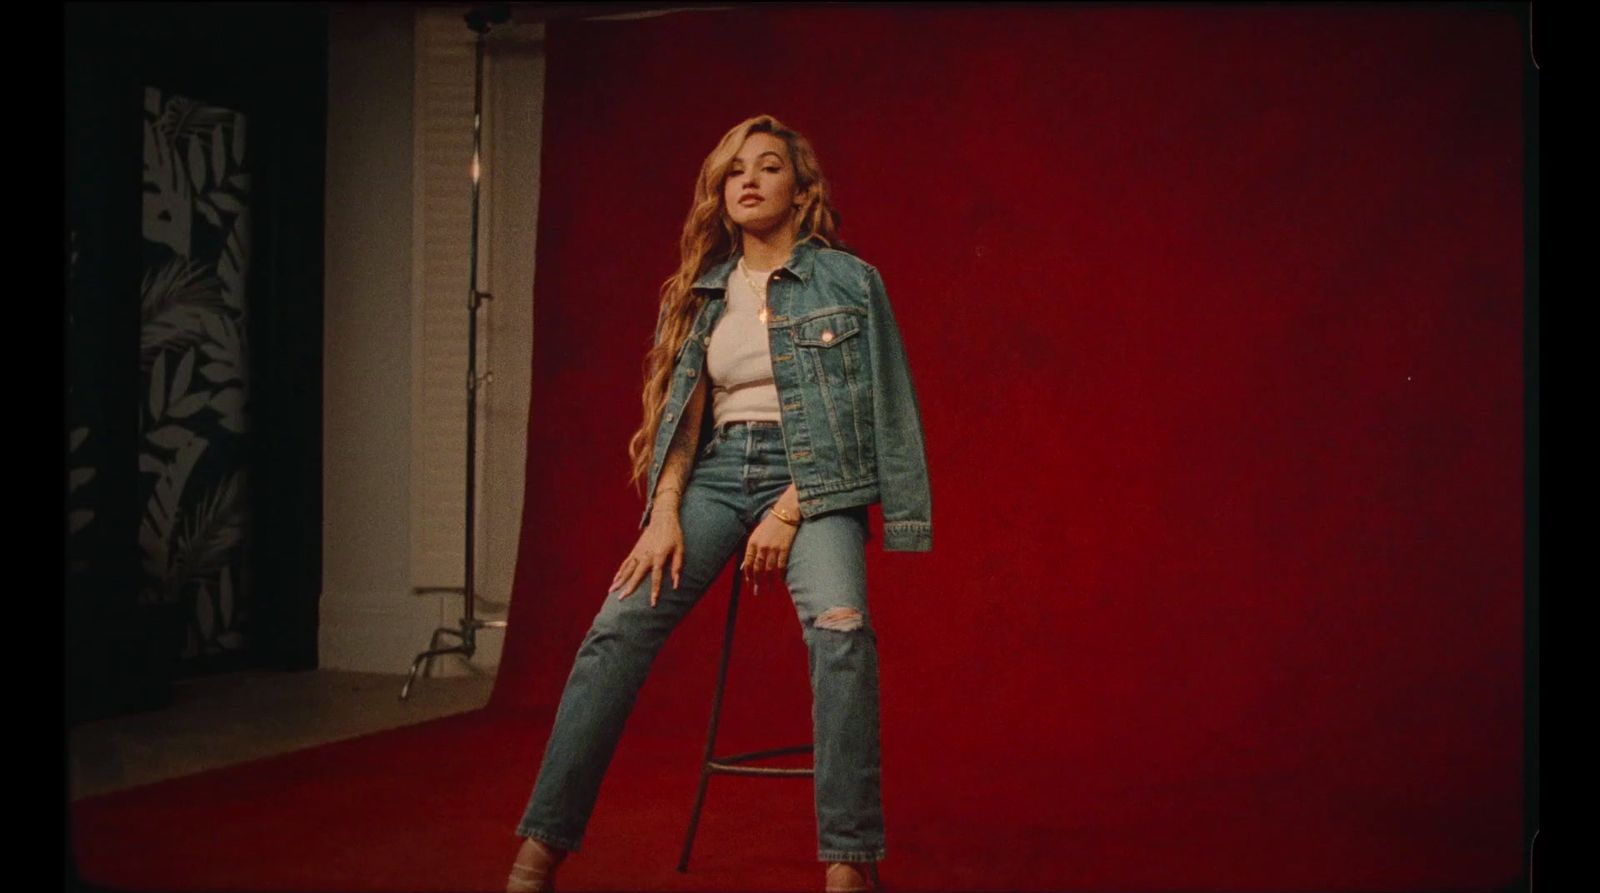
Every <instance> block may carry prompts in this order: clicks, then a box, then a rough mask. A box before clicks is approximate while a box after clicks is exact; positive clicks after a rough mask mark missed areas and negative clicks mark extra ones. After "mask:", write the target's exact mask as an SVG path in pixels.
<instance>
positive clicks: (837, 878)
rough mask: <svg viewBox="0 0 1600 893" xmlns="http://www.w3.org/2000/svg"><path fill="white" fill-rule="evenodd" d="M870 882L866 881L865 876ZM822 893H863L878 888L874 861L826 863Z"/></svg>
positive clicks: (876, 868)
mask: <svg viewBox="0 0 1600 893" xmlns="http://www.w3.org/2000/svg"><path fill="white" fill-rule="evenodd" d="M868 877H871V878H872V883H871V884H868V883H867V878H868ZM822 889H823V893H865V891H868V890H876V889H878V866H877V864H876V863H874V862H832V863H829V865H828V874H827V879H826V880H825V881H824V882H823V888H822Z"/></svg>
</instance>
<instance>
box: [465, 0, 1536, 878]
mask: <svg viewBox="0 0 1600 893" xmlns="http://www.w3.org/2000/svg"><path fill="white" fill-rule="evenodd" d="M1521 41H1522V38H1521V36H1520V33H1519V29H1518V25H1517V21H1516V18H1515V14H1514V11H1512V10H1511V8H1510V7H1490V8H1484V7H1372V6H1352V7H1320V8H1319V7H1289V8H1278V7H1271V6H1231V5H1230V6H1167V7H1155V6H1151V7H1139V8H1109V7H1100V6H1085V7H1008V6H1002V5H991V6H985V7H983V8H982V9H981V10H979V9H973V8H957V7H929V8H917V7H913V6H894V7H879V8H865V7H825V8H811V9H794V8H790V9H784V8H778V7H763V8H742V9H736V10H732V11H715V12H710V11H708V12H691V13H679V14H673V15H666V16H661V17H654V18H644V19H633V20H622V21H590V22H559V23H555V24H552V25H551V26H550V28H549V31H548V43H547V49H548V54H549V55H548V63H549V67H548V72H547V78H548V80H547V94H546V119H545V124H544V129H543V131H544V135H545V136H544V139H545V145H544V148H543V174H542V186H541V189H542V194H541V207H540V218H539V227H538V231H539V236H538V285H537V288H536V293H535V296H534V300H535V308H536V309H535V339H536V342H535V351H534V356H535V359H534V369H533V394H534V398H533V406H532V413H531V419H530V426H529V457H528V476H527V498H526V509H525V518H524V530H523V537H522V548H521V556H520V559H519V563H518V569H517V576H516V586H515V593H514V599H513V604H512V615H511V627H510V632H509V637H508V640H507V643H506V649H505V655H504V660H503V664H502V666H501V670H500V676H499V679H498V682H497V684H496V688H495V693H494V698H493V702H492V705H491V707H492V708H493V709H497V710H501V709H504V710H518V711H522V710H527V711H536V712H538V713H540V714H546V713H547V712H548V711H549V710H551V709H552V708H553V706H554V704H555V701H556V699H557V698H558V697H559V694H560V691H561V687H562V685H563V683H564V682H565V679H566V675H567V672H568V670H569V669H570V667H571V661H572V657H573V654H574V652H575V650H576V648H577V646H578V643H579V640H580V639H581V637H582V635H583V632H584V630H585V629H586V628H587V626H588V623H589V622H590V620H591V619H592V617H593V615H594V612H595V611H596V610H597V609H598V608H599V605H600V599H601V598H602V597H603V591H604V589H605V586H606V584H607V583H608V582H609V580H610V578H611V574H612V572H613V571H614V569H615V567H616V565H617V563H618V562H619V561H620V560H621V559H622V558H623V556H624V555H625V554H626V552H627V550H628V548H629V547H630V545H631V544H632V542H633V540H634V538H635V536H636V535H637V533H636V523H637V519H638V516H639V513H640V510H641V508H642V505H641V502H640V499H639V497H638V495H637V494H636V493H635V492H634V491H633V490H632V489H631V488H630V487H629V486H628V484H627V482H626V480H625V479H626V474H627V457H626V453H625V443H626V440H627V437H628V435H629V433H630V432H631V430H632V428H633V426H634V425H635V424H637V419H638V415H639V386H640V368H641V359H642V356H643V351H644V349H645V348H646V347H647V346H648V344H649V341H650V337H651V333H652V331H653V323H654V320H655V302H656V294H657V286H658V285H659V283H660V281H661V280H662V279H663V278H664V277H666V276H667V275H668V274H670V273H671V271H672V270H673V267H674V264H675V262H676V240H677V237H678V232H679V227H680V226H681V223H682V219H683V216H684V214H685V212H686V210H687V206H688V202H689V199H690V195H691V187H692V184H693V180H694V176H695V173H696V171H697V170H698V166H699V164H700V161H701V159H702V158H703V157H704V155H705V153H706V152H707V151H709V150H710V148H711V147H712V145H713V144H714V143H715V141H716V139H717V138H718V137H719V136H720V135H721V133H722V132H723V131H724V130H725V129H726V128H727V127H729V126H731V125H732V124H734V123H735V122H737V121H738V120H740V119H742V118H744V117H746V116H748V115H751V114H756V113H761V112H768V113H772V114H775V115H777V116H778V117H779V118H780V119H781V120H783V121H784V122H785V123H788V124H790V125H792V126H794V127H796V128H798V129H800V130H801V131H802V132H804V133H806V134H807V135H808V136H810V138H811V139H812V140H813V142H814V144H815V146H816V148H817V150H818V152H819V154H820V156H821V159H822V162H823V165H824V169H825V170H826V172H827V174H828V175H829V177H830V179H831V181H832V183H833V187H834V195H835V198H836V201H837V204H838V206H839V208H840V209H841V211H842V213H843V218H844V226H843V236H844V238H845V239H846V240H847V241H848V242H850V243H851V244H853V245H854V246H855V247H856V248H857V249H859V250H860V251H861V253H862V254H863V256H864V257H866V259H868V260H869V261H870V262H872V263H873V264H875V265H877V266H878V267H879V268H880V269H881V270H882V271H883V275H884V278H885V281H886V283H887V285H888V290H889V295H890V298H891V300H892V301H893V303H894V306H895V310H896V313H897V316H898V319H899V322H900V326H901V330H902V333H903V335H904V338H905V342H906V347H907V352H908V355H909V358H910V362H911V368H912V372H913V375H914V377H915V381H916V385H917V388H918V391H919V394H920V396H921V399H922V407H923V413H924V425H925V431H926V438H927V445H928V461H929V468H930V475H931V481H932V492H933V506H934V510H933V516H934V518H935V528H936V532H935V535H934V542H935V547H934V551H933V552H931V553H928V554H908V553H884V552H882V551H881V544H880V543H879V542H877V541H876V537H877V536H878V535H879V534H878V531H879V528H878V527H877V524H878V522H879V515H878V513H877V511H876V510H874V515H873V523H874V536H875V542H874V543H873V544H872V546H871V547H870V551H869V581H870V583H869V585H870V600H871V604H872V607H873V611H874V620H875V624H876V627H877V633H878V641H879V646H880V653H881V660H882V688H883V710H884V715H883V736H884V766H883V773H884V774H883V777H884V784H885V808H886V814H887V823H888V834H889V839H888V848H889V852H890V854H891V858H894V857H895V856H896V855H897V854H907V855H906V856H904V857H903V858H907V859H912V860H915V859H920V858H932V854H934V853H940V852H944V854H945V856H946V857H948V853H949V851H946V850H945V848H948V847H960V848H963V849H962V850H961V851H964V852H972V850H971V848H972V847H974V846H976V847H978V848H979V850H978V851H979V852H985V851H987V852H989V853H991V854H995V853H1003V854H1005V859H1007V860H1009V861H1012V862H1017V861H1022V862H1026V861H1027V860H1047V859H1056V860H1061V859H1066V860H1067V861H1069V862H1070V863H1072V864H1073V865H1075V866H1078V867H1080V868H1082V867H1084V866H1090V865H1094V864H1101V863H1103V864H1104V865H1105V866H1113V867H1109V868H1108V872H1109V875H1108V876H1109V877H1112V878H1115V879H1116V881H1117V882H1118V883H1119V884H1120V885H1138V884H1139V883H1141V882H1142V881H1144V880H1147V879H1150V878H1163V879H1165V880H1169V881H1170V880H1173V879H1174V878H1178V879H1181V880H1182V881H1183V882H1184V883H1185V884H1186V885H1198V886H1213V887H1216V886H1220V887H1227V888H1229V889H1233V888H1234V887H1233V886H1231V885H1235V884H1246V883H1260V884H1264V885H1267V886H1277V887H1280V888H1281V887H1284V886H1285V885H1296V884H1309V885H1318V886H1323V885H1333V886H1337V885H1345V884H1361V883H1386V884H1389V885H1390V886H1395V885H1405V884H1409V883H1418V884H1431V883H1440V884H1444V883H1452V884H1459V883H1468V884H1470V883H1474V882H1484V883H1488V882H1490V881H1493V882H1502V881H1506V880H1510V879H1514V878H1516V877H1517V876H1518V873H1519V870H1520V868H1519V862H1520V849H1519V835H1520V822H1521V797H1522V786H1521V785H1522V782H1521V775H1522V734H1523V731H1522V730H1523V719H1522V717H1523V704H1522V699H1523V681H1522V672H1521V661H1522V649H1521V642H1522V630H1521V624H1522V597H1523V593H1522V571H1521V565H1522V528H1523V518H1522V496H1523V490H1522V473H1521V469H1522V461H1523V444H1522V433H1521V419H1522V409H1523V407H1522V397H1521V395H1522V376H1521V338H1522V335H1521V326H1522V250H1521V244H1522V226H1521V206H1522V205H1521V203H1522V163H1523V162H1522V143H1521V117H1520V116H1521V108H1520V95H1521V94H1520V91H1521V80H1520V78H1521V68H1520V66H1521V60H1520V55H1519V54H1520V53H1521V52H1523V47H1522V43H1521ZM727 579H728V578H727V577H726V576H724V578H723V580H722V582H720V583H719V584H717V585H716V586H715V587H714V589H713V590H712V592H711V594H710V595H708V596H707V598H706V600H705V601H704V602H702V604H701V605H700V607H699V608H698V609H697V610H696V611H695V612H694V613H693V614H692V615H691V616H690V617H689V619H688V620H687V621H686V622H685V624H684V625H683V626H682V627H681V628H680V629H679V631H678V632H677V633H676V634H675V636H674V637H673V639H672V640H671V641H670V642H669V643H668V645H667V647H666V648H665V649H664V651H663V652H662V655H661V657H660V658H659V659H658V661H657V664H656V667H655V670H654V671H653V673H652V676H651V679H650V681H649V682H648V683H647V684H646V686H645V689H644V692H643V695H642V697H641V700H640V702H639V705H638V707H637V710H636V713H635V714H634V717H633V720H632V722H631V724H630V727H629V732H628V735H627V736H626V737H625V739H624V741H623V744H622V747H623V748H624V749H625V750H631V751H633V752H634V753H635V754H636V755H637V754H639V753H644V752H647V751H649V749H650V748H653V747H658V746H659V747H664V748H667V749H668V750H670V751H671V752H673V753H675V754H680V755H683V754H687V755H690V756H691V757H692V756H693V753H694V750H695V748H696V747H698V744H699V741H700V736H702V735H703V734H704V722H705V718H706V715H707V710H708V709H709V705H710V694H711V690H712V686H713V683H714V670H715V661H716V654H717V649H718V645H719V637H720V634H721V629H722V619H723V611H724V609H725V607H726V601H727V585H726V583H727ZM786 598H787V596H786V595H779V594H770V595H769V594H764V595H762V596H760V597H758V598H757V599H756V600H754V601H750V600H748V599H746V600H745V603H744V604H743V605H742V609H743V610H742V611H741V619H740V628H739V633H738V636H739V639H738V643H737V645H736V652H737V656H736V660H735V666H734V668H733V676H732V681H731V683H730V692H729V697H730V700H729V702H728V703H727V705H726V706H725V710H726V714H725V721H724V727H723V743H724V744H725V747H724V748H723V749H724V750H733V749H743V748H745V747H749V748H758V747H763V746H768V745H776V744H784V743H792V742H794V741H804V740H807V739H808V738H809V734H810V728H809V720H810V708H809V702H810V701H809V699H810V694H809V689H808V688H807V683H806V678H805V657H804V650H803V646H802V644H801V640H800V630H799V627H798V625H797V622H796V619H795V615H794V613H793V610H792V607H791V606H790V605H789V604H788V602H787V601H786ZM545 727H546V726H543V725H541V726H540V728H545ZM542 741H543V737H542V734H541V736H540V738H539V740H538V741H534V742H529V745H528V752H529V753H530V755H533V756H537V752H538V751H539V748H540V747H541V746H542ZM524 768H525V778H523V777H520V776H519V777H518V778H517V779H516V780H517V781H518V782H519V783H520V782H522V781H526V782H527V783H529V784H531V782H532V779H533V773H534V770H535V769H536V768H537V763H536V761H535V762H533V763H530V764H529V765H528V766H526V767H524ZM661 771H663V772H670V773H672V774H674V775H686V777H687V778H689V779H690V781H689V782H687V783H688V784H692V776H693V773H694V772H695V768H694V765H693V764H692V762H689V763H684V762H682V761H678V762H674V763H673V764H672V765H671V766H662V767H661ZM620 784H621V782H620V781H619V779H617V778H612V779H610V780H608V785H607V787H606V788H605V789H604V791H603V792H602V799H601V810H602V811H606V810H616V809H622V808H624V807H623V805H622V801H623V800H625V799H626V798H627V796H628V795H629V791H624V790H622V788H621V787H620V786H619V785H620ZM782 784H784V783H780V782H765V781H761V780H745V781H738V780H735V781H732V782H730V783H729V786H730V787H733V786H738V785H750V786H755V787H761V786H763V785H780V786H781V785H782ZM680 787H681V785H680ZM677 790H678V789H677V788H674V789H673V793H674V794H676V793H677ZM797 790H798V789H794V788H791V789H789V790H788V792H787V793H784V794H782V795H781V798H782V799H781V800H780V802H781V803H782V804H783V806H782V807H781V810H794V811H800V812H801V813H802V818H803V815H805V814H808V813H804V811H805V810H809V808H810V800H809V793H808V792H804V791H800V792H798V793H796V791H797ZM715 797H716V793H715V791H714V793H713V798H714V800H715ZM724 802H725V803H726V802H730V801H724ZM686 806H687V804H686V803H685V808H686ZM725 808H726V807H724V809H725ZM781 810H780V811H781ZM512 818H513V819H514V817H512ZM762 818H763V817H762V816H760V815H753V816H750V817H749V819H750V820H751V821H755V820H758V819H762ZM795 827H796V828H797V829H798V830H799V833H801V834H805V833H810V825H809V824H807V823H806V822H805V821H799V822H797V824H796V826H795ZM1154 837H1159V839H1160V840H1161V841H1162V845H1163V846H1164V847H1165V848H1166V850H1167V852H1168V855H1169V856H1171V857H1172V858H1177V859H1191V860H1193V864H1194V866H1202V865H1203V866H1208V868H1206V869H1205V870H1201V869H1199V868H1196V869H1195V870H1194V871H1191V872H1190V873H1186V874H1185V873H1180V874H1177V875H1175V876H1174V875H1172V874H1170V873H1168V874H1162V873H1161V870H1162V869H1161V868H1159V867H1158V866H1152V865H1147V864H1146V862H1147V861H1148V856H1146V855H1145V853H1146V852H1147V850H1148V847H1149V842H1150V840H1151V839H1152V838H1154ZM808 847H809V844H806V845H801V846H798V847H797V852H807V851H809V849H808ZM1064 854H1065V855H1064ZM1085 870H1087V868H1085Z"/></svg>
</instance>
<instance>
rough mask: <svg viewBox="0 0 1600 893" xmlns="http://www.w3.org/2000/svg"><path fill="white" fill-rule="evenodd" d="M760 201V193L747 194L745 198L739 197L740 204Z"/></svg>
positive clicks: (756, 203)
mask: <svg viewBox="0 0 1600 893" xmlns="http://www.w3.org/2000/svg"><path fill="white" fill-rule="evenodd" d="M760 203H761V196H759V195H747V196H745V197H744V198H741V199H739V204H741V205H758V204H760Z"/></svg>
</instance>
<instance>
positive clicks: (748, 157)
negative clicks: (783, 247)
mask: <svg viewBox="0 0 1600 893" xmlns="http://www.w3.org/2000/svg"><path fill="white" fill-rule="evenodd" d="M795 198H796V193H795V179H794V165H792V164H790V162H789V147H788V145H787V144H786V143H784V141H783V140H782V139H781V138H779V137H776V136H773V135H772V134H770V133H752V134H750V136H749V137H748V138H746V139H745V141H744V145H743V146H741V147H739V154H738V155H736V156H735V157H734V159H733V164H731V165H730V166H729V167H728V174H727V176H726V177H724V178H723V182H722V203H723V206H724V207H725V208H726V209H727V211H728V216H729V217H731V218H733V222H734V223H736V224H738V226H739V227H740V228H741V229H743V230H745V231H746V232H752V233H767V232H770V231H772V230H774V229H777V228H779V227H782V226H785V225H787V224H788V223H789V222H790V220H791V219H792V217H793V214H794V206H795Z"/></svg>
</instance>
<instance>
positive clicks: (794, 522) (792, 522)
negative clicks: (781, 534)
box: [767, 506, 800, 527]
mask: <svg viewBox="0 0 1600 893" xmlns="http://www.w3.org/2000/svg"><path fill="white" fill-rule="evenodd" d="M767 511H769V512H771V513H772V514H773V516H774V517H776V518H777V519H778V520H779V521H782V522H783V523H785V524H787V525H789V526H790V527H799V526H800V519H799V518H791V517H789V516H788V515H787V514H784V512H783V510H782V509H780V508H778V507H777V506H773V507H772V508H770V509H768V510H767Z"/></svg>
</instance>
